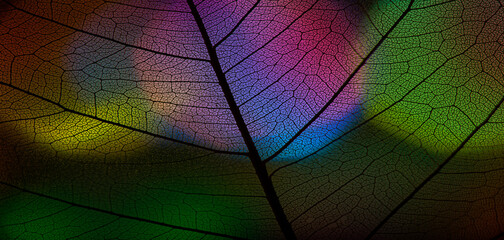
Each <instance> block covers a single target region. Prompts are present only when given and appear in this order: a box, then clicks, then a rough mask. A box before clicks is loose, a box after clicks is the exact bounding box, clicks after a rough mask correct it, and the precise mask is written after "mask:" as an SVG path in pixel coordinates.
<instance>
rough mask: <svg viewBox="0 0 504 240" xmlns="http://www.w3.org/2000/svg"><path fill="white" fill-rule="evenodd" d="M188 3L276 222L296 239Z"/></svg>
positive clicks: (189, 0) (214, 54)
mask: <svg viewBox="0 0 504 240" xmlns="http://www.w3.org/2000/svg"><path fill="white" fill-rule="evenodd" d="M187 3H188V4H189V7H190V8H191V13H192V15H193V16H194V19H195V21H196V23H197V24H198V28H199V30H200V33H201V36H202V38H203V40H204V42H205V46H206V48H207V51H208V54H209V57H210V63H211V64H212V68H213V70H214V72H215V74H216V76H217V79H218V81H219V85H220V86H221V89H222V93H223V94H224V97H225V98H226V101H227V103H228V105H229V108H230V110H231V113H232V114H233V117H234V119H235V122H236V125H237V126H238V129H239V131H240V133H241V136H242V138H243V140H244V142H245V145H246V146H247V149H248V152H249V153H248V156H249V158H250V161H251V162H252V165H253V167H254V169H255V171H256V175H257V177H258V178H259V181H260V183H261V186H262V188H263V190H264V194H265V196H266V199H267V200H268V203H269V205H270V207H271V210H272V211H273V214H274V215H275V218H276V221H277V223H278V225H279V227H280V229H281V230H282V233H283V234H284V236H285V238H287V239H296V235H295V233H294V230H293V229H292V226H291V224H290V223H289V221H288V220H287V216H286V215H285V212H284V210H283V208H282V205H281V204H280V200H279V198H278V195H277V193H276V191H275V188H274V187H273V182H272V181H271V179H270V178H269V176H268V171H267V170H266V165H265V164H264V163H263V161H262V160H261V157H260V156H259V152H258V151H257V148H256V146H255V144H254V141H253V140H252V137H251V135H250V132H249V130H248V128H247V125H246V124H245V120H243V116H242V114H241V113H240V109H239V107H238V105H237V103H236V101H235V99H234V97H233V93H232V92H231V88H230V87H229V84H228V82H227V80H226V75H225V74H224V71H222V67H221V64H220V62H219V59H218V57H217V52H216V50H215V48H214V47H213V45H212V42H211V40H210V37H209V36H208V33H207V31H206V28H205V25H204V23H203V20H202V18H201V16H200V15H199V12H198V10H197V8H196V5H195V4H194V2H193V0H187Z"/></svg>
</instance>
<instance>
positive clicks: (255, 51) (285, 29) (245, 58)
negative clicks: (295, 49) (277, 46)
mask: <svg viewBox="0 0 504 240" xmlns="http://www.w3.org/2000/svg"><path fill="white" fill-rule="evenodd" d="M318 2H319V0H317V1H315V2H314V3H313V4H312V5H311V6H310V8H308V9H306V11H304V12H303V13H302V14H301V15H299V16H298V17H297V18H296V19H294V20H292V22H291V23H289V25H287V26H286V27H285V28H284V29H282V31H280V32H279V33H278V34H277V35H275V36H273V37H272V38H271V39H270V40H268V41H267V42H265V43H264V44H263V45H262V46H260V47H258V48H257V49H256V50H254V51H252V52H251V53H250V54H248V55H247V56H246V57H244V58H243V59H241V60H240V61H238V62H237V63H235V64H234V65H233V66H231V67H229V68H228V69H227V70H226V71H225V72H224V73H225V74H226V73H228V72H229V71H231V70H232V69H233V68H235V67H237V66H238V65H240V64H241V63H242V62H244V61H245V60H247V59H248V58H249V57H251V56H252V55H254V54H255V53H257V52H258V51H260V50H261V49H263V48H264V47H265V46H267V45H268V44H270V43H271V42H273V41H274V40H275V39H276V38H277V37H279V36H280V35H282V34H283V33H284V32H285V31H287V30H288V29H289V28H290V27H291V26H292V25H293V24H294V23H295V22H297V21H298V20H299V19H301V18H302V17H303V16H304V15H305V14H307V13H308V12H309V11H310V10H312V9H313V7H314V6H315V4H317V3H318Z"/></svg>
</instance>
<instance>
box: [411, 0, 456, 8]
mask: <svg viewBox="0 0 504 240" xmlns="http://www.w3.org/2000/svg"><path fill="white" fill-rule="evenodd" d="M456 1H457V0H449V1H446V2H440V3H436V4H432V5H428V6H424V7H417V8H412V9H411V10H420V9H427V8H431V7H437V6H440V5H445V4H448V3H451V2H456Z"/></svg>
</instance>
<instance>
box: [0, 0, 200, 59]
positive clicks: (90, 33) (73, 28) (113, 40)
mask: <svg viewBox="0 0 504 240" xmlns="http://www.w3.org/2000/svg"><path fill="white" fill-rule="evenodd" d="M2 1H3V2H5V3H7V4H8V5H10V6H11V7H13V8H14V9H17V10H18V11H21V12H24V13H26V14H29V15H31V16H35V17H38V18H40V19H44V20H46V21H49V22H52V23H55V24H58V25H60V26H63V27H66V28H69V29H72V30H74V31H76V32H80V33H85V34H88V35H91V36H93V37H96V38H101V39H105V40H108V41H111V42H114V43H118V44H122V45H124V46H126V47H131V48H136V49H140V50H143V51H146V52H151V53H155V54H159V55H164V56H168V57H173V58H180V59H185V60H194V61H202V62H209V60H207V59H203V58H194V57H184V56H178V55H173V54H169V53H164V52H158V51H154V50H152V49H148V48H144V47H140V46H135V45H132V44H128V43H125V42H121V41H118V40H116V39H113V38H109V37H105V36H101V35H98V34H96V33H92V32H88V31H84V30H82V29H78V28H75V27H72V26H70V25H67V24H64V23H61V22H58V21H55V20H53V19H50V18H46V17H44V16H40V15H37V14H34V13H31V12H29V11H26V10H24V9H22V8H19V7H17V6H15V5H14V4H12V3H10V2H9V1H7V0H2Z"/></svg>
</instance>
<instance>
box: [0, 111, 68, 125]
mask: <svg viewBox="0 0 504 240" xmlns="http://www.w3.org/2000/svg"><path fill="white" fill-rule="evenodd" d="M64 112H65V111H59V112H54V113H50V114H44V115H41V116H36V117H29V118H17V119H11V120H6V121H0V124H4V123H11V122H17V121H28V120H35V119H39V118H45V117H50V116H54V115H58V114H60V113H64Z"/></svg>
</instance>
